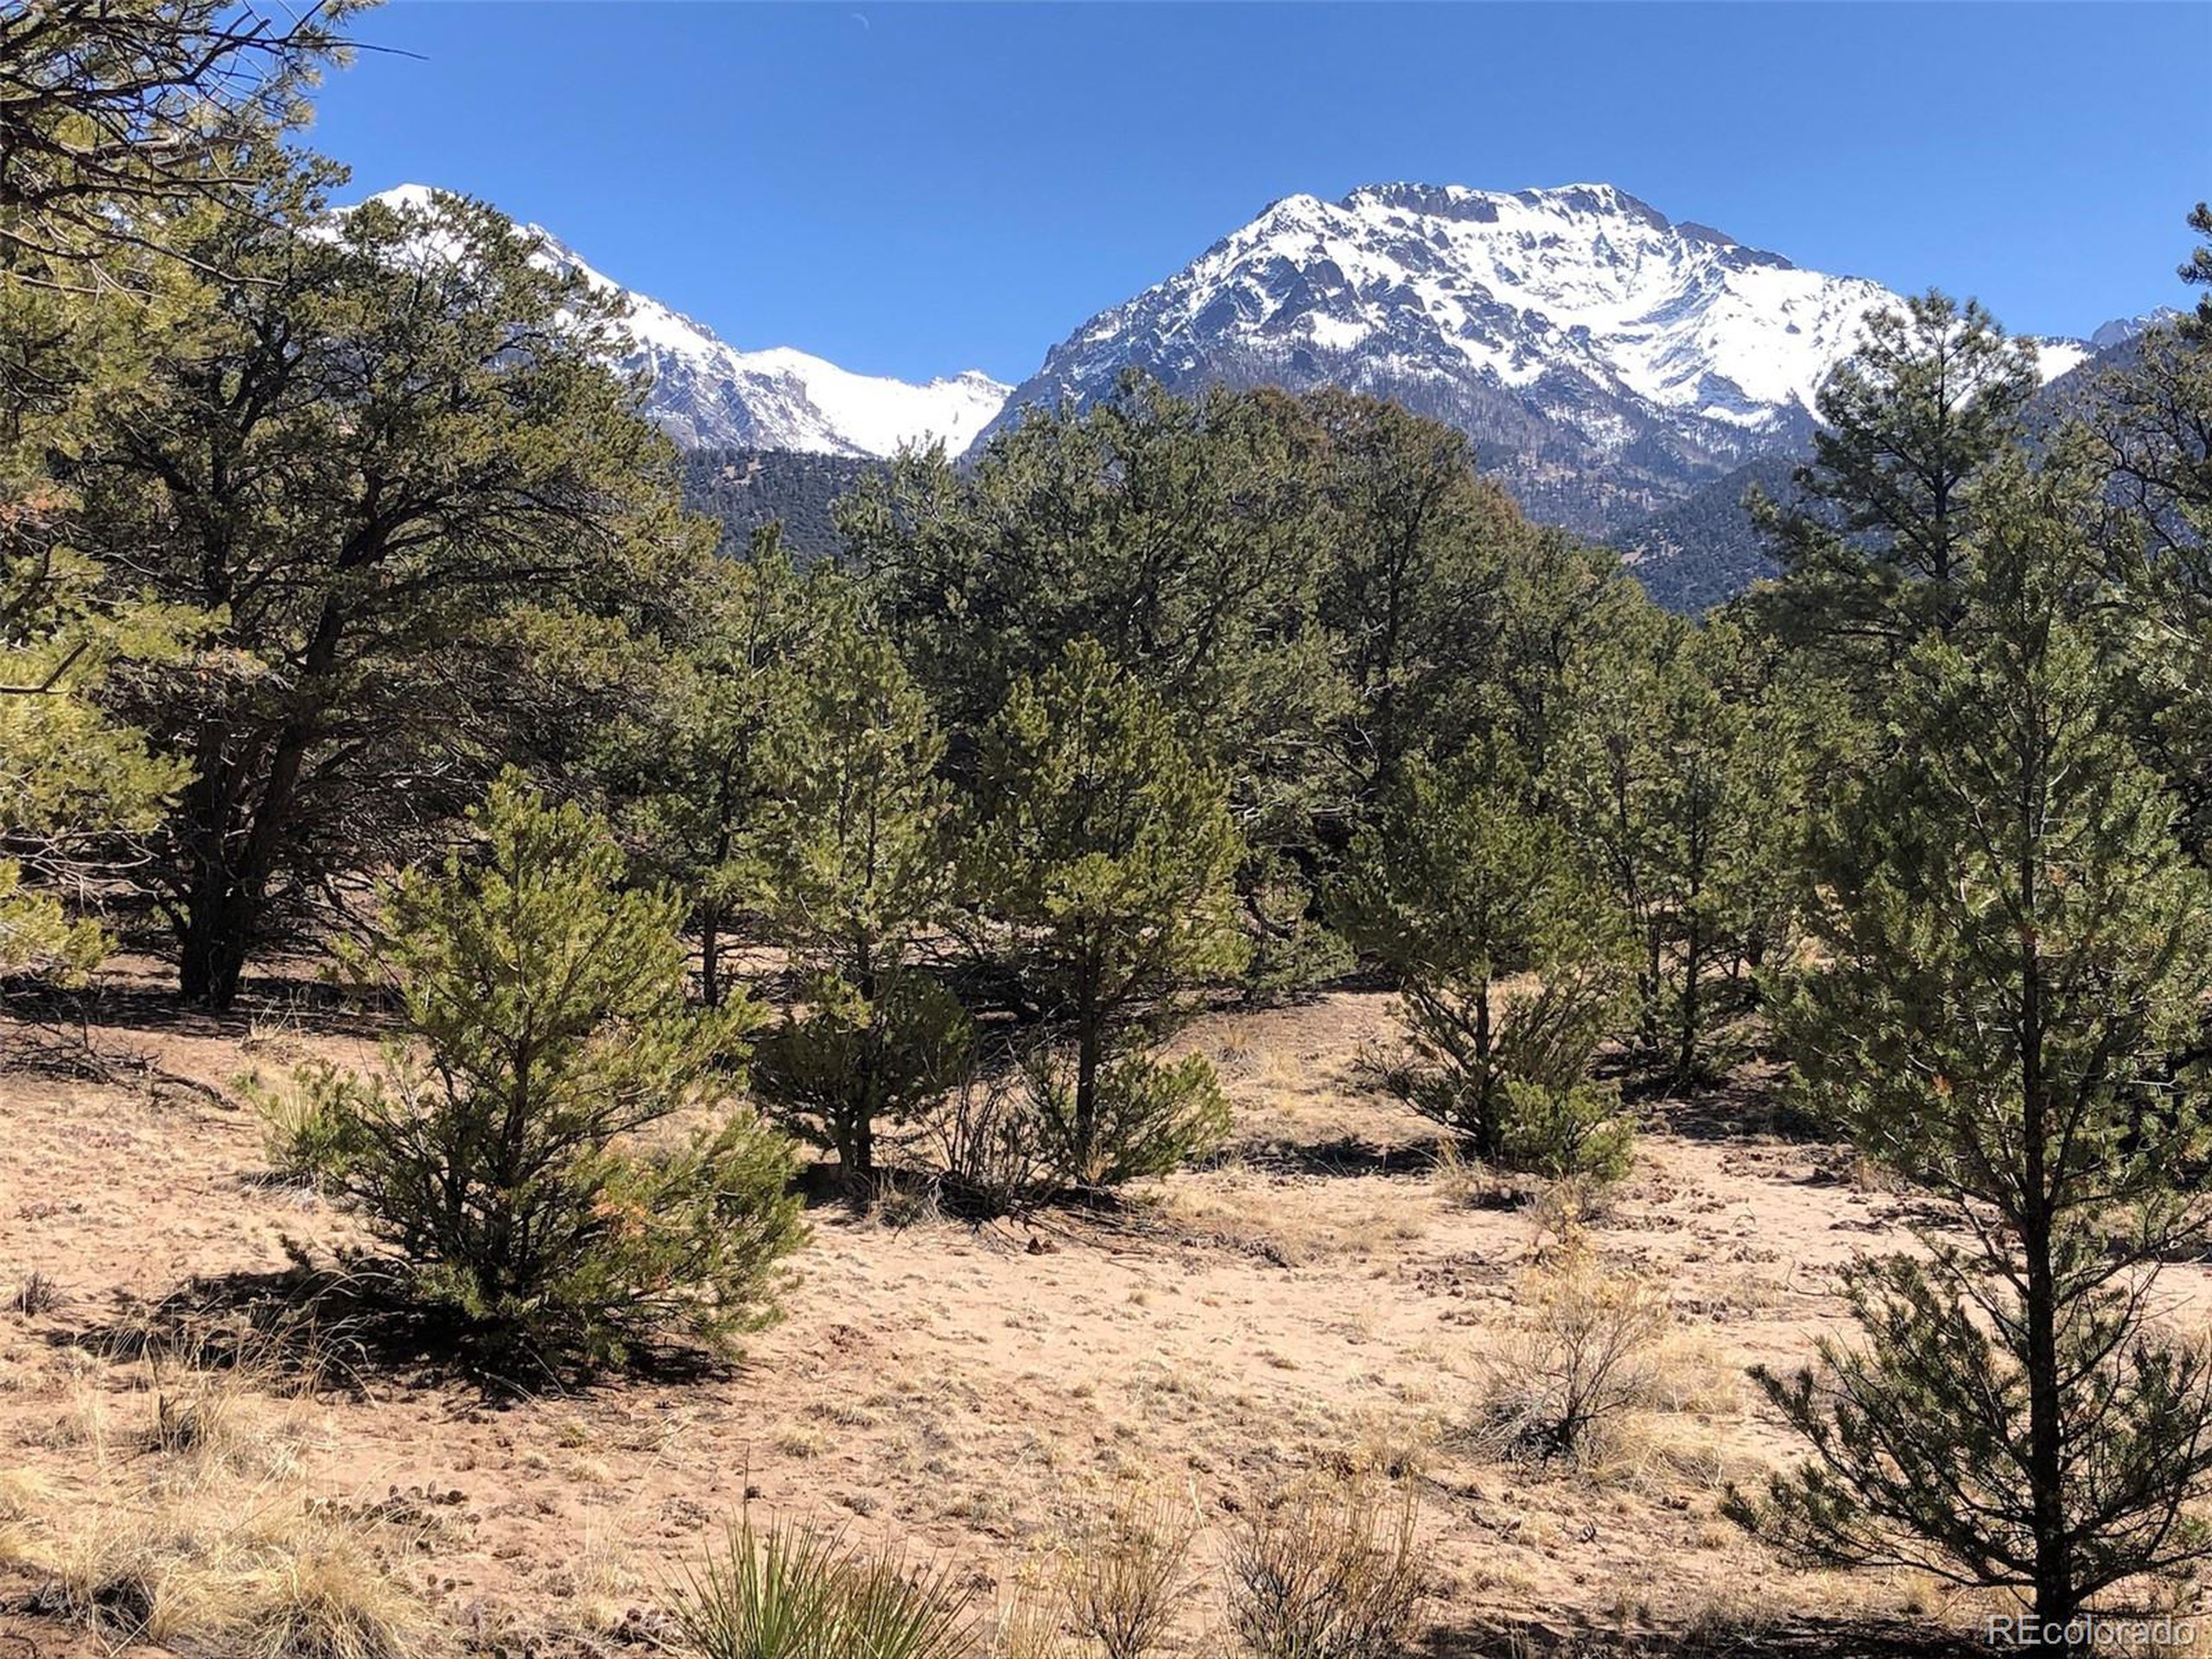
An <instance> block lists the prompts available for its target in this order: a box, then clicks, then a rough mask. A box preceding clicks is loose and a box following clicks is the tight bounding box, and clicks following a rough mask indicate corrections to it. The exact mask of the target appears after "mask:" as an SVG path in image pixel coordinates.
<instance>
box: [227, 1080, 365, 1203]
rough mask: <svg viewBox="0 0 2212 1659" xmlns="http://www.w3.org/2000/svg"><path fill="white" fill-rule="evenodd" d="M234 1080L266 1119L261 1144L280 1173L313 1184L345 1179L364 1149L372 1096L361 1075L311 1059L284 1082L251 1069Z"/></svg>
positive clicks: (274, 1169)
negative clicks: (364, 1122) (364, 1121)
mask: <svg viewBox="0 0 2212 1659" xmlns="http://www.w3.org/2000/svg"><path fill="white" fill-rule="evenodd" d="M234 1086H235V1087H236V1088H237V1089H238V1092H239V1093H240V1094H242V1095H243V1096H245V1100H246V1103H247V1104H248V1105H250V1106H251V1107H252V1108H253V1110H254V1114H255V1116H257V1117H259V1118H260V1119H261V1143H262V1149H263V1151H264V1154H266V1155H267V1157H268V1159H269V1166H270V1169H271V1170H272V1171H273V1172H274V1173H276V1174H277V1175H278V1176H280V1177H282V1178H283V1179H285V1180H288V1181H296V1182H299V1183H300V1184H301V1185H306V1186H314V1187H323V1186H334V1185H337V1184H338V1183H339V1182H340V1181H342V1180H343V1179H345V1177H346V1173H347V1171H348V1169H349V1168H350V1166H352V1164H353V1160H354V1158H355V1156H356V1154H358V1153H359V1149H360V1135H359V1125H360V1122H361V1113H362V1108H363V1106H364V1105H365V1103H367V1102H368V1100H369V1099H370V1094H369V1092H368V1090H367V1089H366V1086H365V1084H363V1083H362V1082H361V1080H360V1079H359V1078H358V1077H354V1076H353V1075H352V1074H351V1073H349V1072H346V1071H341V1070H340V1068H338V1067H337V1066H334V1065H331V1064H330V1063H329V1062H328V1061H327V1060H311V1061H309V1062H308V1063H307V1064H305V1065H300V1066H297V1067H296V1068H294V1070H293V1072H292V1075H291V1077H289V1078H288V1079H287V1080H286V1081H285V1082H283V1083H282V1084H277V1085H274V1086H271V1085H270V1084H267V1083H264V1081H263V1080H262V1079H261V1077H259V1075H258V1074H257V1073H253V1072H249V1073H247V1074H245V1076H243V1077H238V1078H237V1079H236V1080H235V1084H234Z"/></svg>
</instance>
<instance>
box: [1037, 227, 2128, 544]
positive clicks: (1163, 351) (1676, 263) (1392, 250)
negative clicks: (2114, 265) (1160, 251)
mask: <svg viewBox="0 0 2212 1659" xmlns="http://www.w3.org/2000/svg"><path fill="white" fill-rule="evenodd" d="M1898 303H1900V302H1899V300H1898V297H1897V296H1896V295H1894V294H1892V293H1891V292H1890V291H1889V290H1888V289H1885V288H1883V287H1882V286H1881V285H1880V284H1878V283H1872V282H1868V281H1866V280H1864V279H1862V278H1858V277H1831V276H1826V275H1823V274H1822V273H1821V272H1818V271H1811V270H1801V269H1799V268H1798V267H1796V265H1793V264H1790V263H1789V261H1788V260H1787V259H1785V258H1783V257H1781V256H1780V255H1778V254H1774V253H1768V252H1764V251H1761V250H1758V249H1755V248H1749V247H1745V246H1744V245H1742V244H1740V243H1738V242H1737V241H1736V240H1735V239H1734V238H1731V237H1729V236H1727V235H1726V234H1725V233H1724V232H1719V231H1716V230H1713V229H1712V228H1711V227H1709V226H1702V225H1697V224H1694V223H1689V222H1682V223H1679V224H1678V223H1675V222H1673V221H1671V220H1669V219H1667V218H1666V216H1665V215H1663V214H1662V213H1659V212H1658V211H1657V210H1656V209H1655V208H1653V207H1649V205H1647V204H1646V203H1644V202H1642V201H1639V200H1637V199H1636V198H1635V197H1634V196H1631V195H1629V194H1627V193H1625V192H1624V191H1621V190H1619V189H1617V188H1614V187H1612V186H1611V185H1603V184H1583V185H1570V186H1567V187H1565V188H1560V189H1554V190H1523V191H1519V192H1516V193H1513V194H1503V193H1495V192H1489V191H1480V190H1471V189H1467V188H1464V187H1460V186H1456V185H1454V186H1446V187H1433V186H1426V185H1412V184H1391V185H1372V186H1368V187H1364V188H1361V189H1358V190H1355V191H1353V192H1352V193H1351V194H1350V195H1348V196H1346V197H1344V200H1341V201H1336V202H1328V201H1323V200H1319V199H1318V198H1316V197H1313V196H1310V195H1297V196H1290V197H1287V198H1285V199H1284V200H1281V201H1278V202H1276V203H1275V204H1274V206H1272V207H1269V208H1268V210H1267V211H1266V212H1265V213H1262V214H1261V215H1260V217H1259V218H1257V219H1254V220H1253V221H1252V222H1251V223H1250V224H1249V225H1247V226H1243V228H1242V229H1240V230H1238V231H1236V232H1233V233H1232V234H1230V236H1228V237H1226V238H1224V239H1223V240H1221V241H1220V242H1217V243H1216V244H1215V245H1213V246H1212V247H1211V248H1210V249H1208V250H1207V251H1205V253H1204V254H1202V255H1200V256H1199V257H1198V258H1197V259H1196V260H1194V261H1193V262H1192V264H1189V265H1188V266H1186V267H1185V268H1184V270H1181V271H1179V273H1177V274H1176V275H1175V276H1173V277H1170V278H1168V279H1167V280H1166V282H1163V283H1159V284H1158V285H1156V286H1154V287H1153V288H1150V289H1146V290H1145V291H1144V292H1143V293H1142V294H1140V295H1138V296H1136V297H1135V298H1134V299H1132V300H1130V301H1128V302H1126V303H1125V304H1122V305H1120V306H1117V307H1116V308H1113V309H1111V310H1109V311H1106V312H1103V313H1101V314H1100V315H1098V316H1096V317H1094V318H1092V319H1091V320H1090V321H1089V322H1087V323H1085V324H1084V326H1083V327H1080V328H1078V329H1077V331H1076V332H1075V333H1074V334H1071V336H1069V338H1068V339H1067V340H1064V341H1063V342H1061V344H1059V345H1058V346H1055V347H1054V348H1053V349H1052V352H1051V353H1049V354H1048V355H1047V356H1046V359H1045V362H1044V365H1043V366H1042V367H1041V368H1040V369H1039V371H1038V372H1037V373H1036V374H1034V375H1033V376H1032V377H1031V378H1029V379H1028V380H1027V381H1025V382H1024V383H1023V384H1022V385H1020V386H1019V387H1017V388H1015V390H1014V393H1013V395H1012V396H1011V397H1010V398H1009V399H1008V400H1007V405H1006V408H1005V410H1003V411H1002V412H1001V414H1000V416H999V417H998V420H997V422H995V423H994V426H997V425H1000V424H1003V423H1006V422H1007V421H1009V420H1013V419H1015V418H1018V417H1019V413H1020V410H1023V409H1025V408H1027V407H1029V406H1032V405H1035V404H1052V403H1056V402H1058V400H1060V399H1061V398H1064V397H1072V398H1074V399H1075V400H1076V401H1077V402H1078V403H1081V402H1084V401H1088V400H1090V399H1093V398H1096V397H1102V396H1103V395H1105V394H1107V393H1108V392H1109V391H1110V390H1111V389H1112V387H1113V385H1115V383H1116V379H1117V378H1118V377H1119V376H1120V375H1121V373H1122V372H1123V371H1124V370H1126V369H1128V368H1131V367H1135V368H1139V369H1141V370H1143V371H1145V372H1147V373H1149V374H1151V375H1153V376H1154V377H1156V378H1159V379H1160V380H1161V381H1162V382H1164V383H1165V384H1166V385H1168V386H1169V387H1170V388H1172V389H1175V390H1180V391H1192V390H1196V389H1198V388H1199V387H1202V386H1206V385H1230V386H1245V385H1259V384H1268V385H1285V386H1288V387H1291V388H1293V389H1302V388H1305V387H1309V386H1314V385H1338V386H1344V387H1349V388H1351V389H1352V390H1354V391H1364V392H1369V393H1372V394H1374V395H1376V396H1379V397H1390V398H1394V399H1395V400H1397V401H1398V402H1400V403H1402V404H1406V405H1407V406H1408V408H1411V409H1414V410H1417V411H1418V412H1421V413H1423V414H1427V415H1432V416H1437V417H1438V418H1440V419H1443V420H1446V421H1449V422H1450V423H1452V424H1453V425H1456V426H1458V427H1459V428H1461V429H1463V430H1465V431H1466V432H1467V433H1468V434H1469V435H1471V436H1472V437H1473V438H1474V439H1475V441H1476V445H1477V448H1478V453H1479V454H1481V456H1482V458H1483V460H1484V464H1485V465H1487V466H1489V467H1492V468H1493V469H1494V470H1496V471H1497V473H1498V474H1499V475H1500V476H1501V478H1502V479H1503V481H1504V482H1505V483H1506V485H1507V486H1508V487H1509V488H1510V489H1511V490H1512V491H1513V492H1514V493H1515V494H1516V496H1517V497H1518V498H1519V499H1520V501H1521V505H1522V506H1523V507H1524V508H1525V509H1526V510H1527V511H1529V512H1530V513H1531V514H1533V515H1534V516H1535V517H1537V518H1546V519H1550V520H1553V521H1554V522H1558V523H1562V524H1567V525H1568V526H1569V527H1571V528H1573V529H1576V530H1580V531H1585V532H1588V533H1604V532H1606V531H1611V530H1613V529H1615V528H1617V527H1618V526H1621V525H1624V524H1629V523H1631V522H1634V521H1636V520H1637V519H1639V518H1642V517H1643V516H1645V515H1646V514H1648V513H1649V512H1653V511H1655V510H1656V509H1659V508H1661V507H1663V506H1666V505H1670V504H1671V503H1673V502H1675V501H1677V500H1679V499H1682V498H1683V497H1684V496H1686V495H1687V494H1688V493H1690V492H1691V491H1692V490H1693V489H1694V487H1695V486H1697V485H1698V484H1700V482H1702V481H1704V480H1709V479H1713V478H1716V477H1719V476H1720V475H1721V474H1726V473H1727V472H1729V471H1730V470H1732V468H1734V467H1738V466H1740V465H1741V464H1743V463H1744V462H1745V461H1748V460H1751V459H1753V458H1756V457H1757V456H1759V455H1763V454H1775V453H1787V452H1789V451H1793V450H1796V449H1798V448H1802V446H1803V444H1804V443H1805V442H1806V440H1807V438H1808V435H1809V434H1810V431H1811V429H1812V419H1813V416H1812V407H1813V400H1814V397H1815V393H1816V392H1817V391H1818V389H1819V386H1820V385H1821V381H1822V380H1823V379H1824V378H1826V376H1827V373H1828V372H1829V371H1830V370H1831V369H1833V368H1834V365H1836V364H1837V363H1838V362H1840V360H1841V359H1843V358H1844V357H1845V356H1847V355H1848V354H1849V353H1850V351H1851V349H1852V347H1853V344H1854V342H1855V340H1856V339H1857V336H1858V332H1859V325H1860V323H1861V321H1863V320H1864V318H1865V317H1866V315H1867V314H1868V313H1869V312H1870V311H1873V310H1876V309H1878V308H1887V307H1890V306H1893V305H1896V304H1898ZM2045 354H2046V367H2047V372H2049V373H2052V374H2056V373H2059V372H2063V371H2064V370H2065V369H2066V368H2069V367H2070V366H2072V365H2073V364H2074V363H2075V362H2078V361H2079V360H2080V359H2082V357H2083V356H2084V355H2086V354H2087V348H2086V347H2085V346H2082V345H2081V344H2079V343H2077V342H2071V341H2054V342H2049V343H2047V344H2046V346H2045Z"/></svg>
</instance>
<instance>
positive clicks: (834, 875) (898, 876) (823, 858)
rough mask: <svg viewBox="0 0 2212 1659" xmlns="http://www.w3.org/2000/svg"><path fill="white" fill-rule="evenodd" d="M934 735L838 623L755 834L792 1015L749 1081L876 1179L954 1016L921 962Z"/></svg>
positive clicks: (878, 654) (824, 646)
mask: <svg viewBox="0 0 2212 1659" xmlns="http://www.w3.org/2000/svg"><path fill="white" fill-rule="evenodd" d="M943 757H944V738H943V737H942V736H941V735H940V734H939V733H938V729H937V727H936V724H935V721H933V719H932V718H931V714H930V710H929V706H928V702H927V701H926V699H925V698H924V696H922V693H921V690H920V689H919V688H918V686H916V685H915V683H913V680H912V677H911V676H909V675H908V674H907V672H906V668H905V666H904V664H901V663H900V662H899V655H898V653H897V652H895V651H894V650H893V649H892V646H891V645H890V643H889V641H887V640H886V639H882V638H881V637H880V636H879V635H875V634H873V633H869V632H864V631H863V630H862V629H861V627H860V626H858V624H857V623H856V622H855V621H854V620H851V619H849V618H848V619H846V620H844V621H843V622H842V625H840V626H836V627H835V628H834V629H833V630H832V632H830V633H829V637H828V638H827V639H825V640H823V642H822V643H821V644H820V645H818V646H817V648H816V650H815V652H814V653H813V656H812V659H811V660H810V662H809V663H808V664H806V665H805V670H804V686H803V689H802V690H801V691H800V694H799V696H798V699H797V702H796V707H795V708H794V709H793V713H792V718H791V722H790V726H789V731H788V735H787V737H786V739H785V744H784V753H783V754H782V755H781V756H780V757H779V763H778V765H777V766H776V769H775V778H776V792H777V796H778V801H777V805H776V808H775V810H774V811H773V813H772V815H771V816H770V817H769V819H768V821H767V823H766V826H765V829H764V834H763V836H762V847H763V851H762V855H761V882H762V888H763V892H762V898H761V910H762V912H763V915H764V918H765V920H766V935H767V937H768V938H770V939H771V940H772V941H773V942H774V943H776V944H781V945H783V946H785V948H786V949H787V950H789V951H790V952H791V959H792V963H793V965H794V966H795V967H796V968H797V969H798V970H799V983H798V1001H799V1002H800V1004H801V1006H802V1009H803V1011H794V1012H792V1013H791V1014H787V1015H786V1017H785V1020H784V1023H783V1024H782V1026H781V1027H780V1028H779V1029H778V1030H777V1031H775V1032H774V1033H771V1034H770V1035H769V1036H768V1037H766V1039H764V1040H763V1041H762V1043H761V1046H760V1064H759V1078H760V1090H761V1092H762V1093H763V1094H764V1095H765V1096H766V1097H767V1098H768V1099H769V1100H770V1101H772V1102H773V1103H775V1104H776V1105H777V1106H778V1107H779V1109H781V1110H782V1111H783V1112H784V1113H785V1115H787V1116H791V1117H792V1118H794V1119H795V1120H796V1122H797V1123H798V1126H799V1127H800V1128H801V1130H802V1132H803V1133H804V1134H805V1135H808V1137H809V1138H810V1139H813V1140H815V1141H817V1142H818V1143H820V1144H822V1145H824V1146H827V1147H830V1148H832V1149H833V1150H834V1151H836V1154H837V1157H838V1161H839V1163H840V1164H841V1166H842V1168H843V1171H844V1173H845V1174H846V1175H847V1177H848V1178H849V1179H855V1180H858V1181H862V1182H864V1181H866V1180H867V1179H868V1177H869V1176H871V1175H872V1174H873V1173H874V1168H875V1138H876V1131H877V1128H878V1127H879V1126H880V1125H882V1124H885V1123H890V1124H898V1123H902V1122H906V1121H907V1120H908V1119H910V1118H911V1117H912V1116H913V1114H914V1113H915V1112H916V1111H917V1110H918V1109H919V1108H920V1107H921V1105H922V1104H923V1103H925V1102H926V1101H927V1100H929V1099H930V1098H931V1097H932V1096H936V1095H938V1094H940V1093H942V1092H943V1091H944V1090H945V1089H946V1088H948V1087H950V1084H952V1083H953V1081H954V1080H955V1078H956V1077H957V1076H958V1075H959V1073H960V1072H961V1071H962V1070H963V1068H964V1066H965V1065H966V1062H967V1060H968V1057H969V1051H970V1048H971V1046H972V1042H973V1031H972V1028H971V1025H970V1022H969V1019H968V1016H967V1014H966V1013H965V1012H964V1011H963V1009H962V1008H961V1007H960V1005H959V1003H958V1002H957V1001H956V1000H955V999H954V998H953V997H952V995H951V994H950V992H948V991H947V990H945V989H944V987H943V985H942V984H940V983H939V982H938V980H937V979H936V978H935V977H933V976H931V974H929V973H928V972H927V971H926V969H925V967H924V966H923V964H922V963H921V962H920V960H919V956H920V952H921V950H923V949H924V948H925V945H926V944H927V943H928V942H929V941H930V939H931V936H933V935H936V934H938V933H940V932H941V931H942V930H943V929H944V925H945V924H946V921H947V919H948V916H949V913H950V907H951V900H952V866H951V850H952V849H951V844H950V838H949V836H948V834H947V831H948V829H949V828H950V825H949V823H948V815H949V813H950V795H949V793H948V791H947V789H946V787H945V785H944V783H943V782H942V781H941V780H940V779H939V777H938V765H939V762H940V761H941V760H942V759H943Z"/></svg>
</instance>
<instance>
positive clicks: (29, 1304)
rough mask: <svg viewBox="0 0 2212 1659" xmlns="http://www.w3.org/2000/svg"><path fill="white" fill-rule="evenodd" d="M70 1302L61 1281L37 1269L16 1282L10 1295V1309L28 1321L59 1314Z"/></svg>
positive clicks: (32, 1269) (33, 1269) (31, 1270)
mask: <svg viewBox="0 0 2212 1659" xmlns="http://www.w3.org/2000/svg"><path fill="white" fill-rule="evenodd" d="M68 1300H69V1298H68V1296H67V1294H65V1293H64V1292H63V1290H62V1288H61V1285H60V1281H58V1280H56V1279H55V1278H54V1277H53V1276H52V1275H51V1274H46V1273H41V1272H40V1271H39V1269H38V1268H31V1269H30V1271H29V1272H28V1273H26V1274H23V1276H22V1278H20V1279H18V1280H16V1283H15V1285H14V1287H13V1288H11V1289H10V1291H9V1293H8V1306H9V1307H10V1309H12V1310H13V1311H14V1312H16V1313H20V1314H22V1316H23V1317H24V1318H25V1319H38V1318H40V1317H41V1316H43V1315H45V1314H48V1313H58V1312H60V1309H61V1307H62V1306H63V1305H64V1304H66V1303H67V1301H68Z"/></svg>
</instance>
